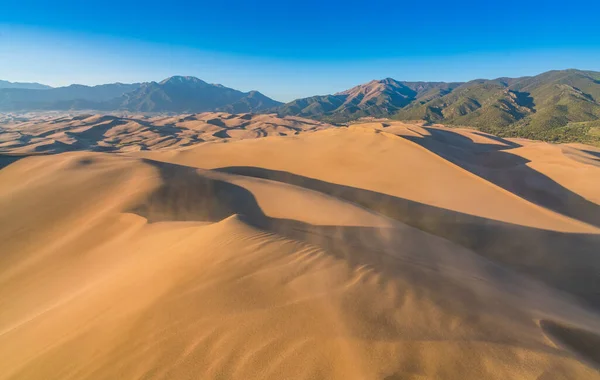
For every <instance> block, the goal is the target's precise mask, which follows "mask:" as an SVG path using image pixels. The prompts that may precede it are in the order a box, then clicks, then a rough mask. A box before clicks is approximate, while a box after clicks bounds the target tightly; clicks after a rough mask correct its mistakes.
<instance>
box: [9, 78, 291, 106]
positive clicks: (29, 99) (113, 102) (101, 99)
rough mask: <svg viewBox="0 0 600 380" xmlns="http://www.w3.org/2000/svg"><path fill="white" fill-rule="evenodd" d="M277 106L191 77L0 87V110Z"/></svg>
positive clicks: (253, 94)
mask: <svg viewBox="0 0 600 380" xmlns="http://www.w3.org/2000/svg"><path fill="white" fill-rule="evenodd" d="M279 105H281V103H280V102H276V101H274V100H272V99H270V98H268V97H266V96H264V95H263V94H261V93H259V92H258V91H251V92H248V93H246V92H241V91H238V90H234V89H232V88H228V87H225V86H222V85H218V84H209V83H206V82H204V81H202V80H200V79H198V78H195V77H183V76H173V77H170V78H167V79H165V80H163V81H162V82H159V83H157V82H149V83H141V84H140V83H134V84H122V83H113V84H105V85H100V86H83V85H71V86H67V87H58V88H51V89H46V90H37V89H15V88H6V89H0V111H34V110H100V111H118V110H128V111H138V112H178V113H183V112H204V111H216V110H224V111H229V112H238V113H239V112H256V111H261V110H264V109H268V108H273V107H277V106H279Z"/></svg>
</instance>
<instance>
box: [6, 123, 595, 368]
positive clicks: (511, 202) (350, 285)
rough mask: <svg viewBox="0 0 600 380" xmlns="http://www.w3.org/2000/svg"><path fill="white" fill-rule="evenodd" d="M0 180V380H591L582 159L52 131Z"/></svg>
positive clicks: (473, 136) (249, 134)
mask: <svg viewBox="0 0 600 380" xmlns="http://www.w3.org/2000/svg"><path fill="white" fill-rule="evenodd" d="M0 168H1V169H0V210H2V212H0V380H8V379H10V380H17V379H23V380H30V379H45V380H46V379H48V380H50V379H56V380H59V379H60V380H67V379H73V380H82V379H246V380H247V379H307V380H309V379H310V380H313V379H347V380H353V379H356V380H366V379H373V380H400V379H402V380H405V379H414V380H417V379H456V380H463V379H465V380H466V379H478V380H479V379H498V380H500V379H502V380H506V379H531V380H550V379H565V380H567V379H590V380H591V379H600V372H599V369H600V150H598V149H597V148H593V147H589V146H586V145H581V144H566V145H552V144H547V143H542V142H536V141H529V140H522V139H502V138H498V137H496V136H492V135H488V134H485V133H481V132H478V131H474V130H469V129H450V128H446V127H443V126H441V125H430V126H427V125H424V124H423V123H401V122H393V121H389V122H388V121H383V122H374V123H364V124H357V125H351V126H332V125H329V124H326V123H321V122H316V121H311V120H307V119H301V118H291V117H286V118H279V117H276V116H274V115H250V114H243V115H229V114H225V113H205V114H196V115H181V116H176V117H167V116H153V117H148V116H143V115H132V116H109V115H104V116H100V115H75V116H56V115H52V116H26V117H21V118H17V117H10V118H9V117H6V118H5V119H3V121H2V124H0Z"/></svg>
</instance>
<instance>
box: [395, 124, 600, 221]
mask: <svg viewBox="0 0 600 380" xmlns="http://www.w3.org/2000/svg"><path fill="white" fill-rule="evenodd" d="M426 129H427V131H428V132H429V133H430V134H431V136H427V135H422V136H421V137H413V136H402V137H404V138H406V139H408V140H410V141H413V142H415V143H417V144H419V145H421V146H423V147H424V148H426V149H428V150H430V151H431V152H433V153H435V154H437V155H438V156H441V157H443V158H445V159H446V160H448V161H450V162H452V163H454V164H455V165H458V166H460V167H461V168H463V169H466V170H468V171H470V172H471V173H473V174H476V175H477V176H479V177H481V178H483V179H485V180H487V181H490V182H492V183H494V184H496V185H498V186H500V187H502V188H504V189H506V190H508V191H510V192H511V193H514V194H516V195H518V196H520V197H522V198H524V199H526V200H528V201H530V202H533V203H535V204H538V205H540V206H542V207H546V208H548V209H550V210H553V211H556V212H558V213H561V214H563V215H567V216H570V217H572V218H575V219H579V220H581V221H583V222H586V223H589V224H592V225H594V226H597V227H600V206H599V205H597V204H596V203H593V202H590V201H588V200H587V199H585V198H583V197H582V196H580V195H579V194H576V193H574V192H572V191H571V190H569V189H567V188H565V187H563V186H561V185H560V184H558V183H557V182H555V181H553V180H552V179H550V178H549V177H547V176H545V175H544V174H542V173H540V172H538V171H536V170H534V169H532V168H530V167H529V166H527V165H526V164H527V163H528V162H529V160H527V159H525V158H522V157H520V156H517V155H514V154H511V153H509V152H508V150H509V149H510V148H507V147H503V146H497V145H493V144H476V143H474V142H473V141H471V139H469V138H467V137H465V136H462V135H460V134H458V133H455V132H451V131H446V130H441V129H436V128H426ZM486 137H488V136H487V135H486Z"/></svg>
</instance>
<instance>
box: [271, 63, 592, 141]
mask: <svg viewBox="0 0 600 380" xmlns="http://www.w3.org/2000/svg"><path fill="white" fill-rule="evenodd" d="M277 113H279V115H280V116H286V115H294V116H303V117H309V118H313V119H317V120H323V121H327V122H348V121H351V120H355V119H358V118H361V117H385V118H392V119H398V120H425V121H427V122H430V123H441V124H446V125H457V126H469V127H474V128H477V129H480V130H483V131H485V132H490V133H494V134H496V135H499V136H504V137H506V136H508V137H526V138H533V139H541V140H547V141H556V142H570V141H579V142H588V143H598V142H600V72H594V71H582V70H574V69H570V70H557V71H549V72H546V73H543V74H540V75H536V76H532V77H521V78H498V79H493V80H486V79H478V80H473V81H469V82H464V83H460V82H455V83H442V82H400V81H397V80H394V79H391V78H386V79H383V80H375V81H371V82H369V83H366V84H362V85H359V86H356V87H353V88H351V89H349V90H346V91H343V92H339V93H337V94H334V95H324V96H313V97H309V98H303V99H297V100H294V101H292V102H290V103H287V104H284V105H283V106H281V107H279V108H278V109H277Z"/></svg>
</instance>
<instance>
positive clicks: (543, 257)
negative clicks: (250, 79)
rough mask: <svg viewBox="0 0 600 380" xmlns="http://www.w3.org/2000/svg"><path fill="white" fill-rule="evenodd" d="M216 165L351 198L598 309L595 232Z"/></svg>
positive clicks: (599, 241) (599, 242) (356, 234)
mask: <svg viewBox="0 0 600 380" xmlns="http://www.w3.org/2000/svg"><path fill="white" fill-rule="evenodd" d="M216 170H218V171H221V172H225V173H230V174H238V175H245V176H249V177H256V178H263V179H269V180H273V181H278V182H284V183H288V184H291V185H295V186H300V187H304V188H307V189H311V190H314V191H318V192H321V193H325V194H328V195H331V196H334V197H337V198H341V199H344V200H347V201H350V202H353V203H355V204H358V205H361V206H363V207H365V208H368V209H371V210H373V211H376V212H378V213H380V214H383V215H385V216H388V217H390V218H392V219H395V220H398V221H400V222H402V223H405V224H407V225H410V226H412V227H415V228H418V229H420V230H423V231H426V232H429V233H431V234H434V235H437V236H440V237H443V238H445V239H448V240H450V241H453V242H455V243H457V244H459V245H462V246H463V247H466V248H469V249H471V250H473V251H475V252H476V253H478V254H480V255H481V256H483V257H486V258H487V259H489V260H491V261H493V262H495V263H497V264H501V265H503V266H505V267H507V268H510V269H512V270H514V271H516V272H518V273H521V274H526V275H528V276H531V277H533V278H535V279H538V280H541V281H543V282H545V283H546V284H548V285H550V286H552V287H554V288H557V289H560V290H562V291H565V292H568V293H571V294H573V295H575V296H577V297H579V298H580V299H582V300H584V301H585V302H586V303H587V304H588V305H591V306H592V307H594V308H597V309H600V256H598V252H600V235H594V234H575V233H562V232H556V231H548V230H542V229H537V228H531V227H525V226H520V225H515V224H510V223H505V222H500V221H496V220H491V219H486V218H481V217H477V216H473V215H469V214H464V213H460V212H456V211H452V210H447V209H443V208H439V207H435V206H430V205H426V204H422V203H419V202H414V201H411V200H407V199H403V198H399V197H394V196H390V195H387V194H382V193H377V192H374V191H369V190H363V189H358V188H353V187H350V186H344V185H338V184H333V183H329V182H325V181H320V180H317V179H313V178H308V177H303V176H299V175H295V174H292V173H289V172H283V171H276V170H268V169H263V168H257V167H226V168H220V169H216ZM311 228H317V227H314V226H313V227H311ZM331 233H333V234H337V236H343V237H342V239H343V240H345V241H348V242H352V241H353V240H357V239H358V240H361V238H360V234H361V233H362V232H361V230H360V229H358V228H342V227H337V228H336V229H335V231H331ZM295 238H297V237H295Z"/></svg>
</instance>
